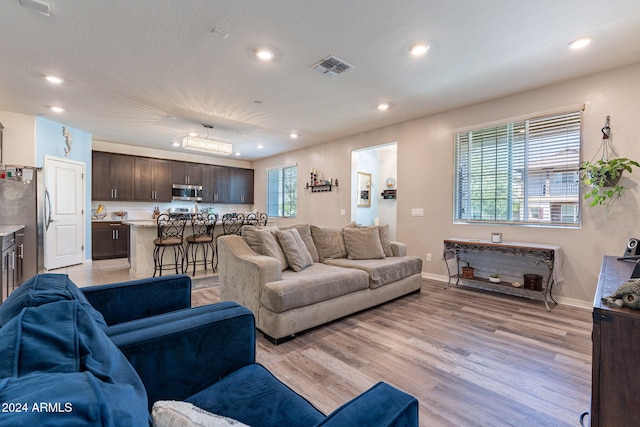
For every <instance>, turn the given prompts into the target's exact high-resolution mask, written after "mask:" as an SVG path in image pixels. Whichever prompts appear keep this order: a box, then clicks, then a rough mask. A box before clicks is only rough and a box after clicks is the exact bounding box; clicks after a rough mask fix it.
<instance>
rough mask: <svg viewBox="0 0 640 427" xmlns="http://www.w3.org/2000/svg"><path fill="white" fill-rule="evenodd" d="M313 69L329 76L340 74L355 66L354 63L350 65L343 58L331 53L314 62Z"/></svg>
mask: <svg viewBox="0 0 640 427" xmlns="http://www.w3.org/2000/svg"><path fill="white" fill-rule="evenodd" d="M310 68H311V69H313V70H316V71H319V72H321V73H323V74H326V75H327V76H330V77H333V76H337V75H338V74H340V73H342V72H344V71H347V70H349V69H350V68H353V65H349V64H347V63H346V62H344V61H343V60H341V59H338V58H336V57H335V56H333V55H329V56H327V57H326V58H324V59H323V60H322V61H320V62H318V63H316V64H313V65H312V66H311V67H310Z"/></svg>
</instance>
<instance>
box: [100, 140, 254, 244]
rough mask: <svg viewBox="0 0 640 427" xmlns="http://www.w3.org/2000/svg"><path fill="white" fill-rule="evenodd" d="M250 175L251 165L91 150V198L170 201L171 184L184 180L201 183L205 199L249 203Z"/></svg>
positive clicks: (252, 175)
mask: <svg viewBox="0 0 640 427" xmlns="http://www.w3.org/2000/svg"><path fill="white" fill-rule="evenodd" d="M253 178H254V171H253V169H244V168H235V167H230V166H218V165H204V164H199V163H192V162H181V161H176V160H164V159H157V158H151V157H142V156H129V155H126V154H115V153H105V152H101V151H94V152H93V162H92V183H91V190H92V195H91V198H92V200H105V201H109V200H122V201H125V200H136V201H144V202H170V201H171V199H172V197H171V186H172V184H186V185H202V201H203V202H204V203H219V204H225V203H227V204H245V205H251V204H253V201H254V198H253V192H254V183H253ZM105 233H106V232H105ZM107 234H108V233H107ZM107 234H105V236H106V235H107Z"/></svg>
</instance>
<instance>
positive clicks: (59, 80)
mask: <svg viewBox="0 0 640 427" xmlns="http://www.w3.org/2000/svg"><path fill="white" fill-rule="evenodd" d="M45 79H46V80H47V81H48V82H49V83H53V84H54V85H59V84H62V83H64V80H63V79H62V78H60V77H58V76H53V75H48V76H46V77H45Z"/></svg>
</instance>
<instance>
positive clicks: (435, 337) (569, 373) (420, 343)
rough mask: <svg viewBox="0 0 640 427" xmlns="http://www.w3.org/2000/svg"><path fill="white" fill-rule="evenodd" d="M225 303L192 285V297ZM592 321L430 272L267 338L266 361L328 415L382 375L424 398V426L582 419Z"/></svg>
mask: <svg viewBox="0 0 640 427" xmlns="http://www.w3.org/2000/svg"><path fill="white" fill-rule="evenodd" d="M217 301H219V293H218V289H217V288H207V289H203V290H197V291H194V295H193V303H194V305H201V304H207V303H212V302H217ZM591 325H592V322H591V312H590V311H588V310H583V309H576V308H570V307H566V306H556V307H554V308H553V309H552V311H551V312H547V311H546V310H545V308H544V305H543V304H542V303H540V302H537V301H530V300H527V299H522V298H515V297H509V296H505V295H496V294H492V293H488V292H478V291H473V290H470V289H465V288H456V287H452V288H449V289H447V290H445V289H444V284H443V283H440V282H434V281H427V280H425V281H423V286H422V292H421V293H420V294H416V295H409V296H406V297H403V298H400V299H398V300H395V301H393V302H390V303H387V304H384V305H381V306H379V307H376V308H373V309H370V310H367V311H364V312H361V313H358V314H356V315H353V316H349V317H347V318H345V319H341V320H339V321H336V322H333V323H331V324H328V325H325V326H322V327H319V328H316V329H314V330H311V331H308V332H306V333H304V334H301V335H299V336H298V337H297V338H296V339H294V340H292V341H289V342H286V343H284V344H281V345H278V346H274V345H272V344H271V343H270V342H268V341H267V340H265V339H264V338H263V337H262V336H261V335H258V343H257V360H258V362H260V363H262V364H263V365H265V366H266V367H267V368H268V369H269V370H270V371H271V372H273V373H274V374H275V375H276V376H277V377H278V378H280V379H281V380H282V381H284V382H285V383H286V384H287V385H289V386H290V387H291V388H293V389H294V390H296V391H297V392H299V393H300V394H302V395H303V396H305V397H306V398H308V399H309V400H310V401H311V402H312V403H313V404H314V405H316V406H317V407H318V409H320V410H321V411H323V412H325V413H329V412H331V411H332V410H334V409H336V408H337V407H339V406H340V405H341V404H343V403H345V402H347V401H348V400H350V399H352V398H353V397H355V396H356V395H358V394H360V393H362V392H363V391H365V390H366V389H367V388H369V387H370V386H372V385H373V384H375V383H376V382H378V381H385V382H388V383H390V384H392V385H394V386H395V387H398V388H399V389H402V390H404V391H406V392H407V393H410V394H412V395H413V396H415V397H417V398H418V400H419V401H420V424H421V425H423V426H536V427H539V426H554V427H555V426H577V425H579V423H578V418H579V415H580V413H582V412H583V411H585V410H587V409H588V407H589V399H590V384H591Z"/></svg>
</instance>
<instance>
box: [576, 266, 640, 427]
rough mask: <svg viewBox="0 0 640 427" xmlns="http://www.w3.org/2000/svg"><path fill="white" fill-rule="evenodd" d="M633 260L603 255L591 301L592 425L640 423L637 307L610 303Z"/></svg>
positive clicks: (610, 426) (639, 322) (639, 321)
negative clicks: (603, 300) (593, 296)
mask: <svg viewBox="0 0 640 427" xmlns="http://www.w3.org/2000/svg"><path fill="white" fill-rule="evenodd" d="M634 267H635V263H633V262H628V261H619V260H617V258H616V257H613V256H605V257H604V259H603V261H602V265H601V267H600V276H599V277H598V287H597V288H596V294H595V298H594V301H593V334H592V340H593V357H592V380H591V413H590V418H591V422H590V424H589V425H590V426H591V427H615V426H640V400H639V399H640V381H638V380H637V378H635V375H636V369H637V367H638V366H640V332H639V331H640V310H632V309H630V308H614V307H609V306H608V305H606V304H605V303H603V302H602V300H601V299H602V298H603V297H606V296H609V295H611V294H612V293H613V292H614V291H615V290H616V289H618V287H619V286H620V285H622V284H623V283H625V282H626V281H627V280H628V279H629V278H630V277H631V273H632V271H633V268H634Z"/></svg>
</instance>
